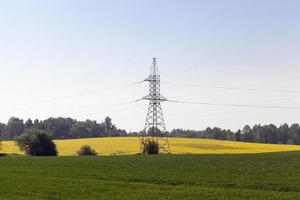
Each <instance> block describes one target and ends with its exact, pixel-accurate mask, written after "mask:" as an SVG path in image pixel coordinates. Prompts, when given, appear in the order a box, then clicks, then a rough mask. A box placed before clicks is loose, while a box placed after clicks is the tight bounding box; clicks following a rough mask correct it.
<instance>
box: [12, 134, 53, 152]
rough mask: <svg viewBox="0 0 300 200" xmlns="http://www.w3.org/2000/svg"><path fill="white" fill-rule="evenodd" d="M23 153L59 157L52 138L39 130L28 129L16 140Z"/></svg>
mask: <svg viewBox="0 0 300 200" xmlns="http://www.w3.org/2000/svg"><path fill="white" fill-rule="evenodd" d="M15 142H16V143H17V145H18V146H19V148H20V150H21V151H24V152H25V154H26V155H31V156H57V150H56V145H55V143H54V142H53V141H52V138H51V137H50V136H49V135H48V134H47V133H46V132H45V131H42V130H39V129H35V128H32V129H28V130H26V132H25V133H23V134H21V135H20V136H18V137H16V138H15Z"/></svg>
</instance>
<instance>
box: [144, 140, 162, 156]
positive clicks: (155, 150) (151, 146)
mask: <svg viewBox="0 0 300 200" xmlns="http://www.w3.org/2000/svg"><path fill="white" fill-rule="evenodd" d="M143 151H144V154H149V155H153V154H159V144H158V142H156V141H154V140H148V141H146V142H145V144H144V150H143Z"/></svg>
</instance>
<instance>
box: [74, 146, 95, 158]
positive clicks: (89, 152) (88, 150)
mask: <svg viewBox="0 0 300 200" xmlns="http://www.w3.org/2000/svg"><path fill="white" fill-rule="evenodd" d="M77 155H78V156H96V155H97V152H96V151H95V150H94V149H92V147H91V146H90V145H83V146H81V147H80V149H79V150H78V151H77Z"/></svg>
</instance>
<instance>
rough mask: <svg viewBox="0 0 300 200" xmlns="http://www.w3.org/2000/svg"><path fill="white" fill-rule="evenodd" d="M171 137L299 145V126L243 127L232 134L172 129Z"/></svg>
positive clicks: (230, 132) (227, 132)
mask: <svg viewBox="0 0 300 200" xmlns="http://www.w3.org/2000/svg"><path fill="white" fill-rule="evenodd" d="M169 134H170V136H171V137H188V138H206V139H216V140H230V141H240V142H256V143H269V144H295V145H300V126H299V124H292V125H291V126H289V125H288V124H283V125H280V126H279V127H277V126H275V125H274V124H269V125H254V126H253V127H250V126H249V125H246V126H244V128H242V129H241V130H238V131H236V132H232V131H231V130H229V129H228V130H225V129H220V128H217V127H215V128H209V127H208V128H206V129H205V130H202V131H195V130H183V129H174V130H172V131H171V132H170V133H169Z"/></svg>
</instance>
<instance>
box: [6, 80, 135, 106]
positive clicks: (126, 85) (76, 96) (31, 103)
mask: <svg viewBox="0 0 300 200" xmlns="http://www.w3.org/2000/svg"><path fill="white" fill-rule="evenodd" d="M136 84H138V83H137V82H135V83H129V84H122V85H117V86H113V87H107V88H102V89H99V90H95V91H92V92H83V93H77V94H74V95H69V96H63V97H58V98H52V99H46V100H40V101H35V102H28V103H24V104H19V105H10V106H6V108H11V107H22V106H29V105H37V104H44V103H52V102H58V101H62V100H66V99H73V98H78V97H82V96H88V95H93V94H97V93H100V92H103V91H106V90H113V89H119V88H123V87H128V86H132V85H136Z"/></svg>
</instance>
